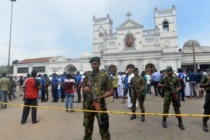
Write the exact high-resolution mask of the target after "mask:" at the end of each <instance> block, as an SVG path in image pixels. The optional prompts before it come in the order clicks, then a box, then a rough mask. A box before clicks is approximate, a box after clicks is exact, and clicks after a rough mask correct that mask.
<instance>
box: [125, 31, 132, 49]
mask: <svg viewBox="0 0 210 140" xmlns="http://www.w3.org/2000/svg"><path fill="white" fill-rule="evenodd" d="M125 45H126V47H127V48H133V47H134V37H133V35H132V34H127V35H126V37H125Z"/></svg>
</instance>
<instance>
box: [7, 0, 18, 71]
mask: <svg viewBox="0 0 210 140" xmlns="http://www.w3.org/2000/svg"><path fill="white" fill-rule="evenodd" d="M10 1H11V2H12V3H11V17H10V34H9V51H8V64H7V74H10V49H11V36H12V14H13V2H16V0H10Z"/></svg>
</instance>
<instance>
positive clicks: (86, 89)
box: [83, 86, 91, 93]
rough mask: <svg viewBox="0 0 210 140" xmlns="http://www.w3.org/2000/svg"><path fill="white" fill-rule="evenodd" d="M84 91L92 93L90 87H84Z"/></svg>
mask: <svg viewBox="0 0 210 140" xmlns="http://www.w3.org/2000/svg"><path fill="white" fill-rule="evenodd" d="M83 91H84V92H85V93H91V90H90V88H89V87H88V86H86V87H84V89H83Z"/></svg>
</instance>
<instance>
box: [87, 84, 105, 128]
mask: <svg viewBox="0 0 210 140" xmlns="http://www.w3.org/2000/svg"><path fill="white" fill-rule="evenodd" d="M89 82H90V90H91V93H92V95H93V106H94V108H95V110H96V111H100V105H99V102H98V101H97V100H95V99H96V93H95V90H94V87H93V82H92V80H89ZM99 100H100V99H99ZM96 115H97V117H98V122H99V125H100V126H101V125H102V122H101V113H100V112H96Z"/></svg>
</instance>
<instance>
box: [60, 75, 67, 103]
mask: <svg viewBox="0 0 210 140" xmlns="http://www.w3.org/2000/svg"><path fill="white" fill-rule="evenodd" d="M65 79H66V72H64V73H63V75H62V76H61V82H60V86H61V102H64V98H65V85H64V81H65Z"/></svg>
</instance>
